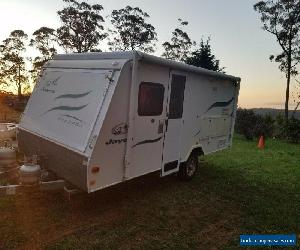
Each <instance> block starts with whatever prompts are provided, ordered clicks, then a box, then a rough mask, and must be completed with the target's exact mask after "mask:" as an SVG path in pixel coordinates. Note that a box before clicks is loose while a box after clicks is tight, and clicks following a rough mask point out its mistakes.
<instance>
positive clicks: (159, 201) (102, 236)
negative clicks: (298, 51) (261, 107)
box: [0, 136, 300, 249]
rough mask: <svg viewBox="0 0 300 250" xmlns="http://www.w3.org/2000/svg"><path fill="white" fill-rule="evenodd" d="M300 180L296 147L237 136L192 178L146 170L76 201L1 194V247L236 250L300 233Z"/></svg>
mask: <svg viewBox="0 0 300 250" xmlns="http://www.w3.org/2000/svg"><path fill="white" fill-rule="evenodd" d="M299 180H300V146H299V145H293V144H287V143H284V142H281V141H277V140H268V141H267V142H266V148H265V149H264V150H259V149H257V147H256V142H254V141H253V142H248V141H246V140H244V139H243V138H241V137H239V136H236V137H235V139H234V144H233V147H232V149H229V150H225V151H222V152H218V153H215V154H212V155H207V156H205V157H204V159H202V160H201V168H200V170H199V173H198V175H197V176H196V177H195V178H194V179H193V180H192V181H191V182H189V183H184V182H180V181H179V180H177V178H176V177H175V176H170V177H166V178H158V177H157V176H156V175H148V176H146V177H142V178H138V179H136V180H134V181H130V182H128V183H124V184H121V185H117V186H115V187H113V188H111V189H106V190H103V191H100V192H97V193H95V194H92V195H80V196H77V197H74V199H73V200H71V202H68V201H65V200H64V197H63V196H61V195H55V194H53V195H51V194H27V195H22V196H17V197H4V198H1V199H0V213H1V216H0V235H1V236H2V237H0V249H2V248H5V249H10V248H25V249H34V248H46V249H78V248H80V249H118V248H122V249H132V248H133V249H239V235H240V234H253V233H283V234H287V233H297V234H299V233H300V228H299V225H300V183H299ZM243 249H245V248H243ZM249 249H251V248H249ZM293 249H294V248H293Z"/></svg>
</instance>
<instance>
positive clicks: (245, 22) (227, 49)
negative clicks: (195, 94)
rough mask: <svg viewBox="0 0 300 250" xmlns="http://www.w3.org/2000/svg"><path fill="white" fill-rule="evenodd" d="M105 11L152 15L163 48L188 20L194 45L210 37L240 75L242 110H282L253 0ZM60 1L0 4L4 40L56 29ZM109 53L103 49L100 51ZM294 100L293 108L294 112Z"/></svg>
mask: <svg viewBox="0 0 300 250" xmlns="http://www.w3.org/2000/svg"><path fill="white" fill-rule="evenodd" d="M87 2H89V3H99V4H102V5H103V7H104V11H103V17H106V16H107V15H109V14H110V13H111V11H112V10H113V9H119V8H123V7H125V6H126V5H131V6H133V7H135V6H138V7H140V8H141V9H142V10H144V11H146V12H148V14H149V15H150V19H149V21H150V22H151V24H152V25H153V26H154V27H155V28H156V31H157V34H158V38H159V42H158V48H157V51H156V53H155V54H156V55H158V56H159V55H161V53H162V49H161V46H160V44H162V43H163V42H164V41H166V40H169V39H170V37H171V32H172V30H173V29H174V28H175V26H176V24H177V18H182V19H183V20H187V21H188V22H189V25H188V27H187V31H188V33H189V34H190V36H191V38H192V39H193V40H195V41H200V39H201V38H202V37H203V38H206V37H208V36H211V44H212V48H213V52H214V54H215V55H216V56H217V58H218V59H220V62H221V66H224V67H226V69H225V71H226V73H228V74H232V75H235V76H240V77H241V78H242V82H241V92H240V98H239V106H241V107H244V108H252V107H273V108H283V107H284V105H283V103H284V90H285V77H284V75H283V74H282V73H281V72H280V71H279V70H278V65H277V64H276V63H271V62H270V61H269V59H268V58H269V55H270V54H272V53H276V52H278V51H279V50H280V49H279V47H278V45H277V43H276V40H275V38H274V37H273V36H271V35H270V34H268V33H266V32H265V31H263V30H262V29H261V22H260V19H259V16H258V14H257V13H256V12H255V11H254V10H253V4H254V3H256V2H257V1H254V0H226V1H224V0H197V1H195V0H184V1H183V0H164V1H160V0H151V1H149V0H99V1H95V0H93V1H91V0H90V1H87ZM63 5H64V3H63V1H62V0H0V22H1V26H0V40H1V41H2V40H3V39H5V38H6V37H7V36H8V35H9V33H10V32H11V31H12V30H14V29H23V30H24V31H25V32H26V33H27V34H28V35H30V34H32V33H33V32H34V31H35V30H36V29H38V28H39V27H41V26H48V27H54V28H56V27H58V26H59V19H58V16H57V14H56V11H57V10H59V9H61V8H62V7H63ZM102 49H103V50H105V49H106V48H105V47H102ZM292 104H293V103H292V100H291V107H292Z"/></svg>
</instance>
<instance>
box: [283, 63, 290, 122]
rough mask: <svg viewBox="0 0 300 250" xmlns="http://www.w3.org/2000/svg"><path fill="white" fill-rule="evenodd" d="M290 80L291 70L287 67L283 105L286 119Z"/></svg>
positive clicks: (286, 118)
mask: <svg viewBox="0 0 300 250" xmlns="http://www.w3.org/2000/svg"><path fill="white" fill-rule="evenodd" d="M290 82H291V70H290V69H289V70H288V75H287V81H286V91H285V106H284V116H285V120H286V121H287V120H288V119H289V99H290Z"/></svg>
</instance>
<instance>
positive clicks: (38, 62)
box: [30, 27, 57, 81]
mask: <svg viewBox="0 0 300 250" xmlns="http://www.w3.org/2000/svg"><path fill="white" fill-rule="evenodd" d="M30 46H32V47H34V48H36V49H37V50H38V51H39V53H40V55H39V56H36V57H35V58H34V59H33V60H32V70H31V74H32V79H33V81H35V80H36V79H37V76H38V74H39V72H40V71H41V69H42V67H43V65H44V64H45V63H46V62H47V61H48V60H50V59H52V58H53V57H54V55H55V54H57V49H56V47H57V36H56V32H55V30H54V29H52V28H48V27H41V28H39V29H38V30H36V31H35V32H34V33H33V38H32V39H31V40H30Z"/></svg>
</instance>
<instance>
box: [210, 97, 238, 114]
mask: <svg viewBox="0 0 300 250" xmlns="http://www.w3.org/2000/svg"><path fill="white" fill-rule="evenodd" d="M233 100H234V97H232V98H231V99H230V100H229V101H226V102H215V103H214V104H212V105H211V106H210V107H209V108H208V109H207V110H206V112H207V111H209V110H211V109H212V108H220V107H226V106H228V105H229V104H230V103H232V101H233Z"/></svg>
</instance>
